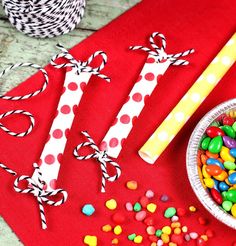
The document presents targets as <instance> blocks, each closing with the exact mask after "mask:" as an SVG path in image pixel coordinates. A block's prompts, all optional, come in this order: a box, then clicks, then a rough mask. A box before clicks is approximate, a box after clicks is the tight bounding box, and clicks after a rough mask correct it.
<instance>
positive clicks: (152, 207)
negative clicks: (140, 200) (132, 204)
mask: <svg viewBox="0 0 236 246" xmlns="http://www.w3.org/2000/svg"><path fill="white" fill-rule="evenodd" d="M156 208H157V205H156V204H155V203H149V204H148V205H147V210H148V211H149V212H150V213H155V211H156Z"/></svg>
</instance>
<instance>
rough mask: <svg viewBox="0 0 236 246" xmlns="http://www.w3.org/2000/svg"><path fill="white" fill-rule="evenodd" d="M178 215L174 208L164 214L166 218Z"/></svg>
mask: <svg viewBox="0 0 236 246" xmlns="http://www.w3.org/2000/svg"><path fill="white" fill-rule="evenodd" d="M175 214H176V209H175V208H173V207H169V208H167V209H166V211H165V213H164V216H165V217H166V218H171V217H173V216H174V215H175Z"/></svg>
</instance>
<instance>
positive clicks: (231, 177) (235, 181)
mask: <svg viewBox="0 0 236 246" xmlns="http://www.w3.org/2000/svg"><path fill="white" fill-rule="evenodd" d="M228 180H229V182H230V184H236V172H235V173H231V174H230V175H229V177H228Z"/></svg>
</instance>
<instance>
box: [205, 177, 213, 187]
mask: <svg viewBox="0 0 236 246" xmlns="http://www.w3.org/2000/svg"><path fill="white" fill-rule="evenodd" d="M203 181H204V184H205V185H206V187H208V188H213V187H214V185H215V183H214V180H213V179H211V178H205V179H203Z"/></svg>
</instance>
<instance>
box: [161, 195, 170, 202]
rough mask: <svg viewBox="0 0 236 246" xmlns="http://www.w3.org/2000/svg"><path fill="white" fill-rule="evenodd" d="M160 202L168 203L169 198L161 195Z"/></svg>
mask: <svg viewBox="0 0 236 246" xmlns="http://www.w3.org/2000/svg"><path fill="white" fill-rule="evenodd" d="M160 200H161V201H162V202H167V201H169V196H167V195H166V194H163V195H161V197H160Z"/></svg>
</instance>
